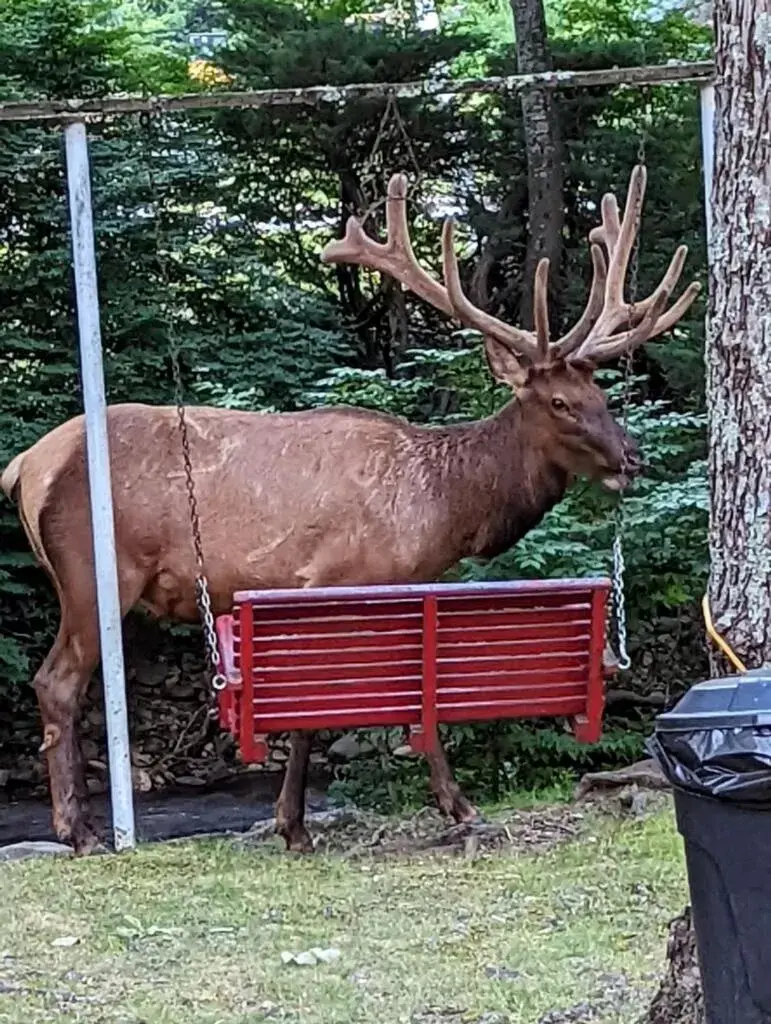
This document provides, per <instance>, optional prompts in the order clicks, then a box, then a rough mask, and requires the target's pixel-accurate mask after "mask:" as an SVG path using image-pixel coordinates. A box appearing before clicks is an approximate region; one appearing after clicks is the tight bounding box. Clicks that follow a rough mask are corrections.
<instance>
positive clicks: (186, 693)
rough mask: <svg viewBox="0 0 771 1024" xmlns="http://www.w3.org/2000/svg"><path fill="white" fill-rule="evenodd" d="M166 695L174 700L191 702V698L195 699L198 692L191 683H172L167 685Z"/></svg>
mask: <svg viewBox="0 0 771 1024" xmlns="http://www.w3.org/2000/svg"><path fill="white" fill-rule="evenodd" d="M166 693H168V695H169V696H170V697H171V698H172V700H190V698H191V697H195V693H196V691H195V687H194V686H191V685H190V684H189V683H171V685H168V684H167V686H166Z"/></svg>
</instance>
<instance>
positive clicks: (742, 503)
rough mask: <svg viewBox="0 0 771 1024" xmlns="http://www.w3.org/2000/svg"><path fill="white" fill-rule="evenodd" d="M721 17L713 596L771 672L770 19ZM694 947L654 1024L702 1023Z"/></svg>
mask: <svg viewBox="0 0 771 1024" xmlns="http://www.w3.org/2000/svg"><path fill="white" fill-rule="evenodd" d="M714 16H715V38H716V47H715V51H716V52H715V72H716V75H715V77H716V82H717V86H716V97H715V99H716V110H715V124H716V133H715V167H714V176H713V186H712V203H711V223H712V243H711V247H710V282H709V283H710V302H709V317H708V329H707V351H706V363H707V408H708V410H709V416H710V430H709V434H710V444H709V448H710V459H709V475H710V492H711V493H710V527H709V547H710V560H711V573H710V581H709V595H710V603H711V606H712V614H713V618H714V619H715V621H716V624H717V627H718V629H719V630H720V631H721V632H722V633H723V635H724V636H725V637H726V638H727V639H728V641H729V643H730V644H731V645H732V647H733V648H734V650H735V651H736V652H737V654H738V655H739V657H741V658H742V660H743V661H744V662H745V664H746V665H748V666H755V665H760V664H763V663H765V664H770V663H771V586H770V585H769V581H770V580H771V314H769V297H770V296H771V11H769V3H768V0H715V4H714ZM675 934H676V936H677V938H676V941H675V938H674V936H675ZM693 948H695V947H694V945H693V934H692V925H691V922H690V916H689V915H687V914H686V915H684V916H683V917H682V918H680V919H678V922H676V924H675V930H674V931H673V938H672V939H671V940H670V950H669V968H668V973H667V977H666V979H665V981H664V983H663V984H662V988H661V991H660V992H659V993H658V995H657V997H656V1000H654V1003H653V1004H652V1005H651V1008H650V1011H649V1014H648V1016H647V1018H646V1020H647V1024H663V1022H664V1021H666V1022H667V1024H700V1022H701V1020H702V1019H703V1017H702V1014H703V1009H702V1006H701V997H700V984H699V981H698V975H697V974H696V973H695V972H694V963H693V957H692V956H691V955H690V954H689V952H688V951H689V950H692V949H693ZM673 950H675V951H676V950H679V951H680V952H679V953H676V954H675V953H673Z"/></svg>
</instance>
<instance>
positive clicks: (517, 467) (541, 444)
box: [437, 398, 570, 558]
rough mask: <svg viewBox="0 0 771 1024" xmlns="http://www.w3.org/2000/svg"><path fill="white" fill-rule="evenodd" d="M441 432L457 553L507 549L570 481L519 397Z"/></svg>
mask: <svg viewBox="0 0 771 1024" xmlns="http://www.w3.org/2000/svg"><path fill="white" fill-rule="evenodd" d="M439 433H440V435H441V436H442V439H443V442H444V444H443V447H445V446H446V447H445V451H444V452H443V453H442V455H443V456H444V457H443V458H441V459H440V460H439V465H441V466H442V467H443V469H444V473H443V474H442V475H443V476H444V480H443V489H444V490H445V493H446V494H447V495H448V498H449V505H450V511H451V516H452V520H453V527H454V530H455V532H456V537H457V540H458V543H459V544H460V545H461V546H462V547H463V548H464V550H463V552H462V553H461V554H460V555H459V557H474V556H476V557H480V558H492V557H494V556H495V555H499V554H501V553H502V552H504V551H507V550H508V549H509V548H510V547H512V546H513V545H514V544H516V542H517V541H518V540H520V538H521V537H523V536H524V535H525V534H526V533H527V532H528V531H529V530H531V529H532V528H533V527H534V526H536V525H537V524H538V523H539V522H540V521H541V519H543V517H544V516H545V515H546V513H547V512H548V511H549V510H550V509H552V508H553V507H554V506H555V505H556V504H557V502H559V501H560V500H561V498H562V497H563V495H564V493H565V490H566V489H567V486H568V484H569V482H570V476H569V474H568V473H567V472H566V471H565V469H564V468H562V467H561V466H559V465H557V464H556V462H555V461H554V460H553V459H552V458H550V456H549V445H548V438H544V437H538V436H536V435H537V430H534V429H533V426H532V424H529V423H528V418H527V410H526V409H525V408H524V407H523V404H522V402H521V401H520V400H519V399H518V398H514V399H512V401H510V402H509V403H508V404H507V405H505V406H504V407H503V409H501V410H500V411H499V412H498V413H496V414H495V415H494V416H490V417H488V418H487V419H484V420H478V421H477V422H475V423H471V424H464V425H462V426H458V427H455V428H451V429H450V430H447V431H440V432H439ZM437 440H438V438H437Z"/></svg>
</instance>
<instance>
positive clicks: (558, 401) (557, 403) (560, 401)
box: [551, 395, 568, 412]
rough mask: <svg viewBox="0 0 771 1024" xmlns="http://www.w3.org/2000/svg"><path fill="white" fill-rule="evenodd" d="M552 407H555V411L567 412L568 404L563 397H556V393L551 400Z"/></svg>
mask: <svg viewBox="0 0 771 1024" xmlns="http://www.w3.org/2000/svg"><path fill="white" fill-rule="evenodd" d="M551 407H552V409H556V410H557V412H567V408H568V404H567V402H566V401H565V400H564V398H558V397H557V396H556V395H555V397H554V398H552V400H551Z"/></svg>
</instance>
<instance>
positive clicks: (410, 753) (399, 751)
mask: <svg viewBox="0 0 771 1024" xmlns="http://www.w3.org/2000/svg"><path fill="white" fill-rule="evenodd" d="M392 754H393V756H394V757H419V756H420V755H419V754H417V753H416V752H415V751H414V750H413V749H412V747H411V746H410V744H409V743H403V744H402V745H401V746H400V747H397V748H396V749H395V750H393V751H392Z"/></svg>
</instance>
